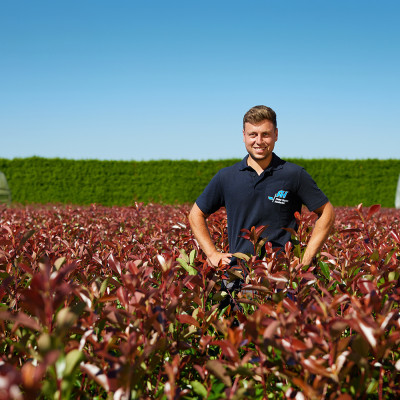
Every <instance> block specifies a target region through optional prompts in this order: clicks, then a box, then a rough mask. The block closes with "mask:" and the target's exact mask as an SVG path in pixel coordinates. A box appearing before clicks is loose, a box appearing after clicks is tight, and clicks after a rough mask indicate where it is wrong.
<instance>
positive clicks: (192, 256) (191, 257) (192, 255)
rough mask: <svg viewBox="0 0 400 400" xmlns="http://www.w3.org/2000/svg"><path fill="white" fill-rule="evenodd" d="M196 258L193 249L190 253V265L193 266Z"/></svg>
mask: <svg viewBox="0 0 400 400" xmlns="http://www.w3.org/2000/svg"><path fill="white" fill-rule="evenodd" d="M195 258H196V250H195V249H193V250H192V251H191V252H190V255H189V264H190V265H193V263H194V259H195Z"/></svg>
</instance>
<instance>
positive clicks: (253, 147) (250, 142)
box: [243, 119, 278, 162]
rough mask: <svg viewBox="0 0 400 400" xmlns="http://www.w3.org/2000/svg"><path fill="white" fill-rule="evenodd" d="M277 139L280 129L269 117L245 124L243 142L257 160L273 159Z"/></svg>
mask: <svg viewBox="0 0 400 400" xmlns="http://www.w3.org/2000/svg"><path fill="white" fill-rule="evenodd" d="M277 140H278V129H277V128H275V127H274V124H273V123H272V122H271V121H269V120H267V119H266V120H264V121H261V122H259V123H258V124H250V123H249V122H246V123H245V124H244V130H243V142H244V144H245V146H246V150H247V152H248V153H249V154H250V157H251V158H252V159H253V160H254V161H256V162H262V161H264V160H265V161H267V162H269V161H270V160H271V157H272V151H273V150H274V147H275V142H276V141H277Z"/></svg>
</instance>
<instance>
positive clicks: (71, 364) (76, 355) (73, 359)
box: [64, 349, 83, 376]
mask: <svg viewBox="0 0 400 400" xmlns="http://www.w3.org/2000/svg"><path fill="white" fill-rule="evenodd" d="M82 360H83V353H82V352H81V351H80V350H78V349H75V350H72V351H70V352H69V353H68V354H67V355H66V356H65V370H64V376H69V375H70V374H71V373H72V372H73V371H74V370H75V368H76V367H77V365H78V364H79V363H80V362H81V361H82Z"/></svg>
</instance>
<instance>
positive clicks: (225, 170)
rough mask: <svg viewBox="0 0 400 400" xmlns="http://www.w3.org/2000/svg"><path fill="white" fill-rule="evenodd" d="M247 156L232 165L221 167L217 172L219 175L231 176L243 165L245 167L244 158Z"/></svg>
mask: <svg viewBox="0 0 400 400" xmlns="http://www.w3.org/2000/svg"><path fill="white" fill-rule="evenodd" d="M246 158H247V157H245V158H244V159H243V160H240V161H238V162H236V163H234V164H232V165H229V166H227V167H224V168H221V169H220V170H219V171H218V174H220V175H221V176H231V175H236V174H237V173H238V172H239V171H240V170H242V169H243V168H244V167H246V165H247V164H246V162H245V160H246Z"/></svg>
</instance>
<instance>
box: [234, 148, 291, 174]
mask: <svg viewBox="0 0 400 400" xmlns="http://www.w3.org/2000/svg"><path fill="white" fill-rule="evenodd" d="M248 157H249V155H247V156H246V157H244V158H243V160H242V161H240V162H239V170H240V171H244V170H246V169H247V170H249V169H253V168H251V167H250V166H249V165H247V158H248ZM283 163H284V161H282V160H281V159H280V158H279V157H278V156H277V155H276V154H275V153H274V152H273V153H272V160H271V162H270V164H269V165H268V167H267V169H266V170H265V171H275V170H277V169H281V168H282V165H283Z"/></svg>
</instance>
